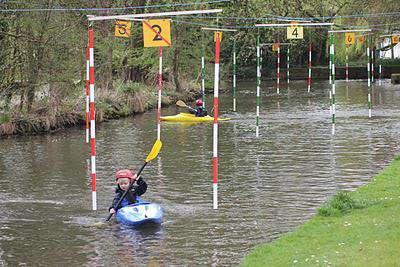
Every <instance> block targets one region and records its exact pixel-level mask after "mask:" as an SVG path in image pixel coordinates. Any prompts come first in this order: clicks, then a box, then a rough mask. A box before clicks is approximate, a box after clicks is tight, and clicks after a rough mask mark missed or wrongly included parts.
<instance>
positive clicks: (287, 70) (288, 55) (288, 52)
mask: <svg viewBox="0 0 400 267" xmlns="http://www.w3.org/2000/svg"><path fill="white" fill-rule="evenodd" d="M289 62H290V48H289V47H288V49H287V56H286V78H287V83H288V84H289V81H290V80H289V74H290V71H289V67H290V65H289V64H290V63H289Z"/></svg>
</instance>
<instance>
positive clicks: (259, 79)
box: [256, 35, 261, 137]
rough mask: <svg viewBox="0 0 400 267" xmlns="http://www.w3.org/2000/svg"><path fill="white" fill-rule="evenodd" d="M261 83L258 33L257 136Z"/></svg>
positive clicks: (257, 131) (258, 38)
mask: <svg viewBox="0 0 400 267" xmlns="http://www.w3.org/2000/svg"><path fill="white" fill-rule="evenodd" d="M260 84H261V69H260V35H257V98H256V105H257V107H256V137H258V135H259V134H258V133H259V121H260Z"/></svg>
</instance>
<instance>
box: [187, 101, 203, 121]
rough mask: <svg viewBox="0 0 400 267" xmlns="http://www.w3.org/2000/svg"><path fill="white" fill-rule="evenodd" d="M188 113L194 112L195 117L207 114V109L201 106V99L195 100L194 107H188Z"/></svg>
mask: <svg viewBox="0 0 400 267" xmlns="http://www.w3.org/2000/svg"><path fill="white" fill-rule="evenodd" d="M189 110H190V113H192V114H194V115H195V116H196V117H204V116H207V115H208V114H207V110H206V109H205V108H204V107H203V101H202V100H201V99H197V100H196V108H190V109H189Z"/></svg>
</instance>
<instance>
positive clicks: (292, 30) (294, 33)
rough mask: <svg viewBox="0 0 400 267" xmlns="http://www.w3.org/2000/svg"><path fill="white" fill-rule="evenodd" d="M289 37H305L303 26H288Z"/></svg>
mask: <svg viewBox="0 0 400 267" xmlns="http://www.w3.org/2000/svg"><path fill="white" fill-rule="evenodd" d="M286 33H287V34H286V35H287V39H303V27H299V26H290V27H287V28H286Z"/></svg>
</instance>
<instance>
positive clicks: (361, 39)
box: [357, 35, 365, 44]
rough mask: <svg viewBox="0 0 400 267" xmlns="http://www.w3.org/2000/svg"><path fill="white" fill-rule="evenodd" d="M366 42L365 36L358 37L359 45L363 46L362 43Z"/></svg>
mask: <svg viewBox="0 0 400 267" xmlns="http://www.w3.org/2000/svg"><path fill="white" fill-rule="evenodd" d="M364 41H365V38H364V36H362V35H361V36H358V38H357V42H358V44H362V43H364Z"/></svg>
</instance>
